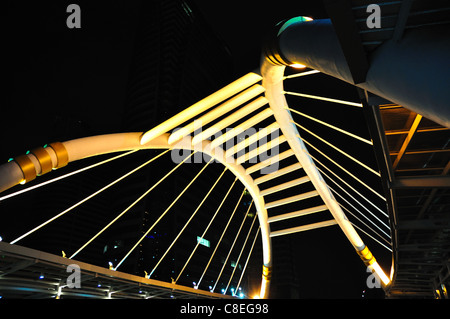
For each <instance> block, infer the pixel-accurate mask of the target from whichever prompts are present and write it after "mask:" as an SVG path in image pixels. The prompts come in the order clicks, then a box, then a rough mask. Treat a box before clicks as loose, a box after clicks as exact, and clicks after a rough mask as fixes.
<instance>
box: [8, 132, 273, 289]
mask: <svg viewBox="0 0 450 319" xmlns="http://www.w3.org/2000/svg"><path fill="white" fill-rule="evenodd" d="M142 135H143V133H140V132H137V133H116V134H106V135H98V136H91V137H84V138H79V139H74V140H69V141H66V142H62V143H61V144H62V146H63V147H64V148H65V151H66V152H67V160H68V162H69V163H70V162H74V161H78V160H81V159H85V158H88V157H92V156H96V155H102V154H109V153H115V152H123V151H130V150H141V149H186V150H199V151H201V152H202V153H204V154H207V155H209V156H211V157H212V158H214V159H215V160H217V161H218V162H220V163H221V164H223V165H224V166H226V167H227V168H228V169H229V170H230V171H231V172H232V173H233V174H234V175H235V176H236V177H237V178H238V179H239V180H240V181H241V183H242V184H243V185H244V186H245V187H246V189H247V190H248V191H249V193H250V195H251V196H252V198H253V200H254V203H255V206H256V210H257V214H258V219H259V223H260V226H261V230H260V231H261V238H262V250H263V276H262V282H261V290H260V298H266V297H267V295H268V288H269V283H270V273H271V267H272V251H271V246H272V245H271V239H270V228H269V224H268V222H267V219H268V216H267V210H266V208H265V203H264V198H263V197H262V196H260V191H259V188H258V186H257V185H256V184H255V183H254V181H253V178H252V177H251V176H250V175H248V174H246V172H245V169H244V167H242V166H241V165H240V164H237V163H236V160H235V159H234V158H232V157H228V158H227V157H226V156H225V151H223V149H222V148H221V147H215V148H211V147H210V144H211V142H210V141H209V140H204V141H202V144H201V145H200V146H199V145H195V146H193V145H192V138H191V137H190V136H187V137H185V138H183V139H182V140H181V141H179V142H177V143H176V144H175V145H170V144H169V136H170V134H169V133H164V134H161V135H159V136H158V137H156V138H154V139H152V140H150V141H148V142H147V143H145V144H141V138H142ZM46 149H47V148H46ZM48 153H50V154H51V151H49V152H48ZM52 155H53V156H52V158H53V163H57V158H58V156H57V155H56V156H55V154H52ZM23 156H27V157H28V158H29V161H30V162H31V163H33V164H34V166H33V167H31V168H28V169H31V170H35V171H36V173H37V174H40V172H41V170H42V168H41V165H40V161H39V160H37V159H36V158H33V157H34V156H33V154H27V155H23ZM30 165H31V164H30ZM24 170H25V169H24V168H23V167H22V166H19V165H18V164H17V163H16V162H14V161H11V162H9V163H6V164H4V165H2V166H1V167H0V171H2V172H4V173H5V174H4V176H8V178H5V179H4V181H7V185H6V183H5V185H2V186H3V188H5V189H6V188H10V187H12V186H14V185H17V184H19V183H21V182H22V181H24V179H26V175H27V174H26V172H23V171H24ZM0 184H4V183H3V182H0Z"/></svg>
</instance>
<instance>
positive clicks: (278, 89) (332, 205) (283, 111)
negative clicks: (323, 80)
mask: <svg viewBox="0 0 450 319" xmlns="http://www.w3.org/2000/svg"><path fill="white" fill-rule="evenodd" d="M284 70H285V66H284V65H275V64H273V63H272V62H270V60H269V59H263V62H262V64H261V75H262V76H263V86H264V88H265V95H266V97H267V99H268V100H269V105H270V107H271V109H272V110H273V112H274V117H275V119H276V122H277V123H278V124H279V126H280V129H281V131H282V133H283V135H284V136H285V137H286V139H287V142H288V143H289V146H290V148H291V149H292V150H293V151H294V153H295V156H296V157H297V159H298V161H299V163H300V165H301V166H302V168H303V169H304V170H305V172H306V174H307V175H308V177H309V178H310V181H311V183H312V184H313V185H314V187H315V189H316V190H317V192H318V193H319V195H320V197H321V198H322V200H323V201H324V203H325V205H326V206H327V207H328V210H329V211H330V213H331V214H332V215H333V217H334V219H335V220H336V222H337V224H338V225H339V227H340V228H341V230H342V231H343V232H344V234H345V236H346V237H347V239H348V240H349V241H350V243H351V244H352V245H353V247H354V248H355V250H356V252H357V253H358V255H360V257H361V259H362V260H363V262H364V263H365V264H366V265H368V266H370V267H371V268H372V269H374V270H375V271H376V273H377V275H378V276H379V277H380V279H381V280H382V282H383V284H384V285H388V284H389V283H390V280H389V278H388V277H387V276H386V274H385V273H384V272H383V270H382V269H381V267H380V266H379V265H378V263H377V262H376V260H375V258H374V257H373V256H372V254H371V253H370V251H369V250H368V248H367V246H366V245H365V244H364V242H363V240H362V239H361V237H360V236H359V234H358V233H357V232H356V230H355V228H354V227H353V225H352V224H351V222H350V221H349V220H348V218H347V216H346V215H345V213H344V212H343V211H342V209H341V207H340V205H339V203H338V202H337V200H336V199H335V197H334V195H333V193H332V192H331V190H330V188H329V187H328V185H327V183H326V182H325V180H324V179H323V177H322V175H321V174H320V172H319V170H318V169H317V167H316V166H315V164H314V161H313V159H312V158H311V156H310V155H309V151H308V149H307V148H306V146H305V144H304V143H303V141H302V139H301V137H300V133H299V132H298V130H297V128H296V126H295V124H294V121H293V119H292V116H291V114H290V112H289V110H288V104H287V101H286V98H285V95H284V93H283V92H284V90H283V79H284ZM363 252H364V254H363ZM363 255H364V256H368V255H370V262H369V261H368V259H369V258H367V257H362V256H363Z"/></svg>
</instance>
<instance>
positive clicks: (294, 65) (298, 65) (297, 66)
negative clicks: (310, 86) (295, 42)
mask: <svg viewBox="0 0 450 319" xmlns="http://www.w3.org/2000/svg"><path fill="white" fill-rule="evenodd" d="M289 66H290V67H291V68H294V69H304V68H306V65H303V64H301V63H292V64H291V65H289Z"/></svg>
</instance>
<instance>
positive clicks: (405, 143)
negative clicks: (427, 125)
mask: <svg viewBox="0 0 450 319" xmlns="http://www.w3.org/2000/svg"><path fill="white" fill-rule="evenodd" d="M421 120H422V115H420V114H416V117H415V118H414V121H413V123H412V125H411V127H410V128H409V132H408V135H407V136H406V137H405V140H404V141H403V144H402V146H401V147H400V151H399V152H398V154H397V157H396V158H395V160H394V163H393V164H392V168H393V169H394V170H395V169H396V168H397V166H398V163H399V162H400V160H401V158H402V157H403V155H404V154H405V151H406V148H407V147H408V145H409V142H411V139H412V138H413V136H414V133H416V130H417V127H418V126H419V124H420V121H421Z"/></svg>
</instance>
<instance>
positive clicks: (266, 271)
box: [262, 265, 272, 281]
mask: <svg viewBox="0 0 450 319" xmlns="http://www.w3.org/2000/svg"><path fill="white" fill-rule="evenodd" d="M262 275H263V277H264V279H266V280H267V281H270V279H271V278H272V267H267V266H265V265H263V271H262Z"/></svg>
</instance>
